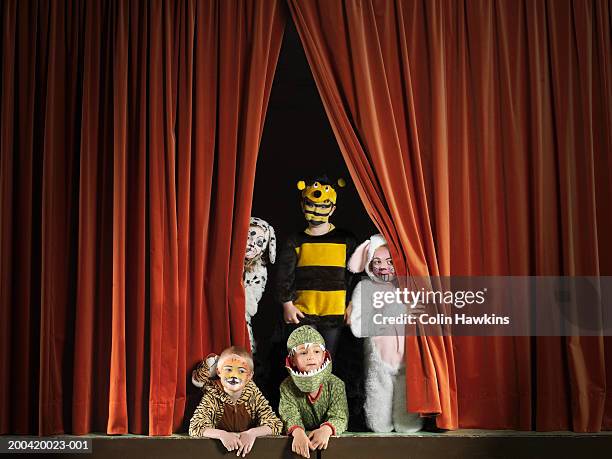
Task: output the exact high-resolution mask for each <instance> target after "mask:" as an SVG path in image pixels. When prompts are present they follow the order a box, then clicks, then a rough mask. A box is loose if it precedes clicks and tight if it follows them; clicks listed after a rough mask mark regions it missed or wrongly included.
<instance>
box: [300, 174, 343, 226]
mask: <svg viewBox="0 0 612 459" xmlns="http://www.w3.org/2000/svg"><path fill="white" fill-rule="evenodd" d="M336 197H337V195H336V190H334V188H333V187H332V186H331V185H325V184H322V183H319V182H314V183H313V184H312V185H309V186H307V187H306V188H304V190H303V191H302V212H303V213H304V218H306V221H307V222H308V223H309V224H311V225H313V226H318V225H321V224H323V223H327V222H328V221H329V217H331V215H332V214H333V213H334V210H335V208H336Z"/></svg>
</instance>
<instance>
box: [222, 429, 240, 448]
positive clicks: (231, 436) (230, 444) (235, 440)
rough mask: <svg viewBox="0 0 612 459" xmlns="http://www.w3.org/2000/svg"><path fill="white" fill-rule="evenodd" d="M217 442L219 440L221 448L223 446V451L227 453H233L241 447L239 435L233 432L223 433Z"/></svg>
mask: <svg viewBox="0 0 612 459" xmlns="http://www.w3.org/2000/svg"><path fill="white" fill-rule="evenodd" d="M219 440H221V443H223V446H225V449H227V450H228V451H234V450H236V449H238V448H241V447H242V442H241V441H240V434H237V433H234V432H223V433H221V434H219Z"/></svg>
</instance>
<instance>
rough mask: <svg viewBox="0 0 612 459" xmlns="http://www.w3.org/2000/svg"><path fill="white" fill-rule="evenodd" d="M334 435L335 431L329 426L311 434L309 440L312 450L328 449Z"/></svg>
mask: <svg viewBox="0 0 612 459" xmlns="http://www.w3.org/2000/svg"><path fill="white" fill-rule="evenodd" d="M332 433H333V431H332V429H331V427H329V426H328V425H324V426H321V427H319V428H318V429H316V430H313V431H312V432H310V435H309V437H308V438H309V439H310V445H311V449H313V450H314V449H317V448H318V449H327V444H328V443H329V437H331V434H332Z"/></svg>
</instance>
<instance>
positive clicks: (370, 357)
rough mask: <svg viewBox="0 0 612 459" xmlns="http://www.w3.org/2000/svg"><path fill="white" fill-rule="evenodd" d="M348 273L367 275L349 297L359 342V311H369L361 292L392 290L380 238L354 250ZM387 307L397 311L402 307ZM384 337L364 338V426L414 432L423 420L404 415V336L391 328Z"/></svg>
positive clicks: (389, 264) (391, 272) (389, 267)
mask: <svg viewBox="0 0 612 459" xmlns="http://www.w3.org/2000/svg"><path fill="white" fill-rule="evenodd" d="M348 269H349V271H351V272H354V273H358V272H362V271H364V270H365V272H366V273H367V275H368V277H367V278H364V279H363V280H361V281H360V282H359V283H358V284H357V285H356V287H355V290H353V296H352V310H351V316H350V326H351V331H352V332H353V334H354V335H355V336H357V337H359V338H361V337H363V336H364V330H363V329H362V316H364V315H365V313H364V310H363V308H365V307H371V305H370V306H368V304H369V302H368V301H367V299H366V298H365V297H364V298H363V300H362V291H369V292H371V291H374V290H376V291H386V290H389V291H393V290H395V288H396V284H395V283H394V281H395V269H394V267H393V260H392V259H391V255H390V253H389V248H388V247H387V241H385V239H384V238H383V236H382V235H380V234H375V235H374V236H372V237H371V238H370V239H369V240H367V241H365V242H364V243H363V244H361V245H360V246H359V247H357V249H355V252H354V254H353V255H352V257H351V258H350V260H349V262H348ZM370 303H371V302H370ZM388 306H389V307H400V308H401V307H402V306H403V305H388ZM385 307H387V306H385ZM364 325H367V324H364ZM364 328H367V327H364ZM384 334H385V336H372V337H366V338H365V343H364V355H365V362H364V367H365V373H366V374H365V396H366V401H365V405H364V411H365V417H366V424H367V426H368V427H369V428H370V429H371V430H373V431H374V432H391V431H392V430H395V431H396V432H404V433H409V432H418V431H419V430H421V429H422V427H423V419H422V418H421V417H420V416H419V414H417V413H409V412H407V411H406V369H405V366H404V332H403V330H402V329H401V328H396V327H395V326H391V327H390V329H389V330H386V331H385V333H384Z"/></svg>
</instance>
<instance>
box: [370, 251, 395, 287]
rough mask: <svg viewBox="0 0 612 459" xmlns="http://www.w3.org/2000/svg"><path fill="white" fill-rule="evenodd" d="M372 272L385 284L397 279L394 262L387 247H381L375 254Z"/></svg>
mask: <svg viewBox="0 0 612 459" xmlns="http://www.w3.org/2000/svg"><path fill="white" fill-rule="evenodd" d="M372 272H373V273H374V275H375V276H376V277H378V278H379V279H380V280H382V281H384V282H391V281H392V280H393V279H395V268H394V267H393V260H392V259H391V254H390V253H389V248H388V247H387V246H386V245H383V246H382V247H379V248H377V249H376V251H375V252H374V257H373V258H372Z"/></svg>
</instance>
